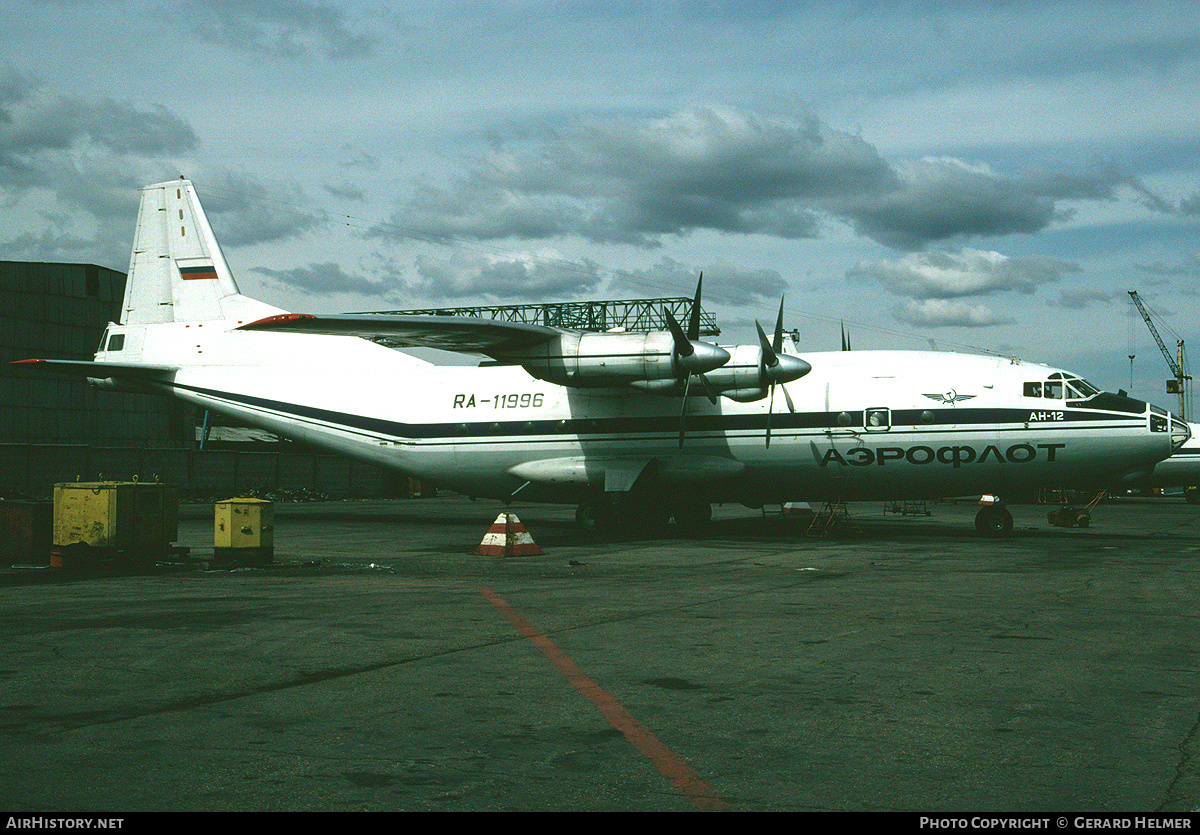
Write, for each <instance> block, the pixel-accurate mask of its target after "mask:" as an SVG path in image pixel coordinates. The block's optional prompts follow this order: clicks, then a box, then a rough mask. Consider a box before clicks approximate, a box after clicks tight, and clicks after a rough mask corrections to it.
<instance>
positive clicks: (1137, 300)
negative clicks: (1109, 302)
mask: <svg viewBox="0 0 1200 835" xmlns="http://www.w3.org/2000/svg"><path fill="white" fill-rule="evenodd" d="M1129 297H1130V298H1131V299H1133V303H1134V304H1136V305H1137V309H1138V312H1139V313H1141V314H1142V318H1143V319H1145V320H1146V327H1148V328H1150V333H1151V334H1153V335H1154V341H1155V342H1157V343H1158V350H1160V351H1162V355H1163V357H1165V358H1166V360H1167V367H1168V368H1170V369H1171V373H1172V374H1174V375H1175V379H1179V365H1178V364H1177V363H1176V362H1175V358H1174V357H1172V356H1171V352H1170V351H1168V350H1167V346H1166V344H1165V343H1164V342H1163V339H1162V337H1161V336H1159V335H1158V328H1156V327H1154V320H1153V319H1151V318H1150V314H1149V313H1147V312H1146V306H1145V305H1143V304H1142V300H1141V297H1139V296H1138V294H1137V290H1130V291H1129Z"/></svg>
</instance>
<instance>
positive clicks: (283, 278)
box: [253, 262, 400, 297]
mask: <svg viewBox="0 0 1200 835" xmlns="http://www.w3.org/2000/svg"><path fill="white" fill-rule="evenodd" d="M253 271H254V272H257V273H261V274H263V275H265V276H267V277H268V278H270V279H272V280H274V281H277V282H279V283H282V284H287V285H290V286H292V287H297V288H299V289H302V290H307V291H310V292H313V293H320V294H338V293H354V294H357V295H362V296H376V297H387V296H389V295H392V294H393V293H395V292H396V291H397V290H399V289H400V287H399V286H389V282H379V281H370V280H368V279H365V278H362V277H360V276H353V275H349V274H347V273H346V271H345V270H343V269H342V268H341V266H340V265H338V264H334V263H332V262H326V263H323V264H309V265H308V266H306V267H293V268H291V269H286V270H277V269H271V268H269V267H254V268H253Z"/></svg>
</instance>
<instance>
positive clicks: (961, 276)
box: [847, 249, 1079, 299]
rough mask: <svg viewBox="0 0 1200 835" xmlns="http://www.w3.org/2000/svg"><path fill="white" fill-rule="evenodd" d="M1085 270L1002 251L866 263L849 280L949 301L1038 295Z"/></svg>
mask: <svg viewBox="0 0 1200 835" xmlns="http://www.w3.org/2000/svg"><path fill="white" fill-rule="evenodd" d="M1078 271H1079V267H1078V265H1075V264H1069V263H1067V262H1065V261H1059V260H1057V259H1055V258H1040V257H1034V258H1010V257H1008V256H1006V255H1002V254H1001V253H999V252H983V251H980V250H975V249H965V250H963V251H961V252H943V251H933V252H921V253H910V254H908V255H905V256H904V257H903V258H901V259H900V260H899V261H869V262H868V261H864V262H861V263H859V264H856V265H855V266H854V267H853V268H852V269H851V270H850V271H849V272H848V273H847V277H849V278H851V279H856V280H874V281H878V282H879V283H881V284H882V285H883V286H884V287H886V288H887V289H888V290H890V291H891V292H892V293H895V294H897V295H902V296H910V297H912V298H914V299H949V298H959V297H964V296H979V295H986V294H990V293H997V292H1006V291H1019V292H1023V293H1032V292H1034V291H1035V290H1036V289H1037V288H1038V287H1040V286H1042V285H1044V284H1048V283H1051V282H1055V281H1058V280H1059V279H1060V278H1061V277H1062V275H1063V274H1064V273H1067V272H1078Z"/></svg>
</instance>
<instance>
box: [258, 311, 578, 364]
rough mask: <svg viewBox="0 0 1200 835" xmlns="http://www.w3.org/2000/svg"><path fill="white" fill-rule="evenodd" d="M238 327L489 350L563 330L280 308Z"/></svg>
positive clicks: (449, 318) (515, 347)
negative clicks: (320, 314) (280, 312)
mask: <svg viewBox="0 0 1200 835" xmlns="http://www.w3.org/2000/svg"><path fill="white" fill-rule="evenodd" d="M238 330H252V331H274V332H283V333H320V334H332V335H341V336H361V337H363V338H365V339H379V340H386V341H387V342H390V343H392V344H394V345H399V346H403V347H411V348H437V349H440V350H443V351H457V352H459V353H476V354H486V355H488V356H497V355H503V354H505V353H506V352H509V351H514V350H518V349H521V348H528V347H529V346H531V345H537V344H539V343H542V342H546V341H548V340H550V339H552V338H554V337H555V336H558V335H560V334H562V333H564V331H563V330H561V329H559V328H551V327H546V326H543V325H529V324H525V323H522V322H503V321H499V320H497V319H478V318H475V317H473V316H421V315H409V316H388V315H386V314H374V313H342V314H336V315H328V316H314V315H312V314H308V313H282V314H279V315H277V316H268V317H266V318H265V319H259V320H258V321H256V322H250V323H249V324H246V325H242V326H240V327H239V328H238Z"/></svg>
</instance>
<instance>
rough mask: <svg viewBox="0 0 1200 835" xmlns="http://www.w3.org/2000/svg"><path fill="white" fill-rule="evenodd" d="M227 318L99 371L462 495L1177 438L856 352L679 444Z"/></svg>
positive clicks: (1053, 477)
mask: <svg viewBox="0 0 1200 835" xmlns="http://www.w3.org/2000/svg"><path fill="white" fill-rule="evenodd" d="M237 324H238V323H237V322H222V321H210V322H187V323H182V322H179V323H176V322H171V323H162V324H151V325H144V326H117V325H114V326H112V327H111V328H110V333H117V332H122V333H125V334H126V339H125V340H124V346H125V347H123V348H122V350H120V351H102V352H101V353H99V354H97V355H96V359H97V361H101V362H105V361H107V362H121V361H134V362H136V361H146V362H155V363H162V364H166V365H172V366H176V367H178V368H179V370H178V371H176V372H175V373H174V375H173V377H172V378H171V379H170V381H169V383H154V384H153V386H154V387H156V388H157V389H158V390H164V391H166V392H167V393H171V394H174V395H176V396H178V397H181V398H183V399H185V400H188V401H189V402H192V403H194V404H196V405H198V406H201V407H203V408H207V409H212V410H214V411H218V412H222V413H226V414H229V415H231V416H233V417H235V418H237V419H238V420H241V421H243V422H245V423H247V424H251V425H254V426H259V427H262V428H264V429H267V430H270V431H272V432H275V433H278V434H280V435H283V436H285V437H289V438H293V439H296V440H300V441H305V442H308V443H311V444H314V445H317V446H320V447H323V448H326V449H329V450H331V451H334V452H338V453H342V454H345V455H349V456H352V457H355V458H357V459H360V460H363V461H367V462H371V463H374V464H378V465H380V466H384V467H388V468H393V469H396V470H400V471H402V472H404V473H407V474H409V475H413V476H416V477H419V478H422V479H427V480H429V481H431V482H433V483H435V484H437V485H439V486H443V487H446V488H449V489H453V490H456V491H459V492H462V493H466V494H468V495H473V496H493V497H500V498H504V497H509V496H512V495H514V494H516V496H517V498H520V499H523V500H534V501H562V502H574V501H579V500H581V498H582V497H585V496H587V495H592V494H595V493H598V492H603V491H609V492H614V491H626V490H629V489H630V488H632V487H633V486H634V485H635V484H639V485H644V484H647V483H653V484H655V485H657V486H658V487H659V488H660V489H663V490H675V491H689V492H692V493H695V494H697V495H700V496H703V497H706V498H707V499H708V500H712V501H743V502H746V503H748V504H758V503H762V502H765V501H771V502H777V501H789V500H823V499H845V500H851V499H863V498H921V497H937V496H950V495H967V494H972V493H984V492H998V493H1002V492H1004V491H1006V490H1011V489H1014V488H1017V487H1036V486H1043V485H1044V486H1064V485H1072V484H1079V485H1088V486H1091V485H1100V484H1103V483H1106V482H1109V481H1111V480H1113V479H1119V478H1122V477H1133V476H1134V475H1136V474H1138V473H1143V474H1144V473H1145V472H1147V471H1149V469H1150V468H1151V467H1152V466H1153V464H1154V462H1155V461H1157V460H1161V459H1164V458H1166V457H1167V456H1168V455H1170V453H1171V450H1172V439H1173V437H1174V440H1175V442H1179V440H1180V437H1179V426H1178V425H1177V424H1178V422H1177V421H1176V422H1174V423H1172V422H1171V421H1170V419H1169V418H1165V414H1166V413H1165V412H1161V410H1159V415H1158V416H1157V417H1156V416H1155V415H1154V414H1153V413H1152V412H1151V411H1150V409H1148V408H1147V407H1146V405H1145V404H1142V403H1140V401H1133V400H1130V399H1129V398H1123V397H1119V396H1118V395H1108V394H1105V395H1102V396H1103V397H1104V398H1109V400H1108V402H1107V407H1106V408H1099V407H1095V406H1089V405H1088V404H1089V402H1090V401H1086V400H1085V401H1082V402H1081V401H1078V400H1076V401H1069V400H1066V399H1063V398H1062V396H1061V394H1060V395H1059V396H1057V397H1054V398H1048V397H1042V396H1038V397H1030V396H1026V394H1025V392H1026V391H1028V389H1027V388H1026V384H1027V383H1035V382H1036V383H1040V382H1041V381H1043V380H1045V379H1047V377H1048V376H1050V375H1051V374H1052V373H1054V372H1055V371H1056V369H1052V368H1049V367H1047V366H1044V365H1038V364H1032V363H1024V362H1019V361H1014V360H1008V359H999V358H993V357H981V356H972V355H962V354H952V353H934V352H905V351H852V352H830V353H804V354H802V357H803V358H804V359H805V360H807V361H808V362H809V363H811V365H812V368H813V370H812V372H811V373H810V374H808V375H807V376H805V377H803V378H802V379H799V380H796V381H794V382H791V383H788V384H786V388H787V393H788V394H790V396H791V399H792V401H793V403H794V405H795V412H794V413H793V412H791V411H789V410H788V408H787V405H786V403H785V398H784V396H783V392H782V391H781V392H779V396H778V397H775V398H764V399H762V400H759V401H756V402H750V403H739V402H735V401H733V400H730V399H728V398H722V397H718V398H717V402H716V404H715V405H714V404H711V403H710V402H709V400H708V399H707V398H706V397H704V396H703V395H702V389H701V388H700V387H699V386H694V387H693V388H692V390H691V392H692V394H693V395H696V396H691V397H689V398H687V403H686V407H685V413H684V414H683V416H682V425H683V444H682V446H681V445H680V431H681V413H680V412H681V406H682V399H681V398H680V397H678V396H663V395H656V394H647V393H644V392H641V391H638V390H636V389H633V388H630V387H627V386H625V387H618V388H611V389H603V388H587V389H583V388H569V387H564V386H560V385H556V384H553V383H548V382H545V381H542V380H538V379H535V378H534V377H532V376H531V375H530V374H529V373H528V372H526V371H525V369H524V368H522V367H520V366H495V365H492V366H483V367H472V366H442V365H433V364H430V363H427V362H424V361H422V360H418V359H415V358H413V357H411V356H409V355H407V354H404V353H401V352H400V351H396V350H392V349H389V348H386V347H383V346H381V345H378V344H375V343H372V342H369V341H367V340H364V339H359V338H356V337H347V336H328V335H314V334H290V333H260V332H253V331H239V330H234V329H233V328H235V327H236V326H237ZM1047 390H1048V389H1047ZM1060 391H1061V389H1060ZM772 403H773V405H774V409H773V411H772V412H770V414H769V415H768V412H769V409H770V407H771V404H772ZM1114 404H1115V406H1116V408H1114ZM768 422H769V427H770V429H769V431H770V444H769V445H768V444H767V433H768ZM1172 426H1174V428H1175V433H1174V435H1173V432H1172Z"/></svg>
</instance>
